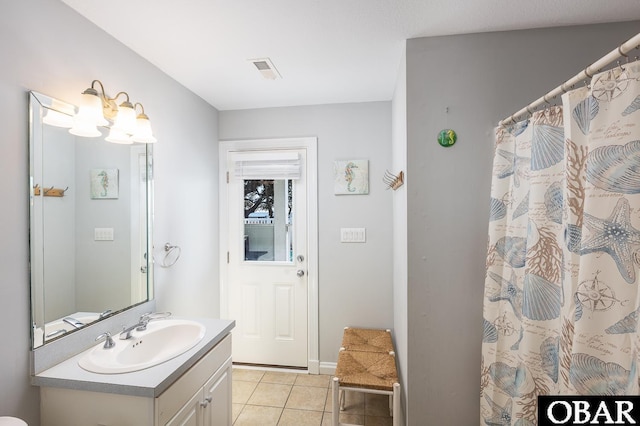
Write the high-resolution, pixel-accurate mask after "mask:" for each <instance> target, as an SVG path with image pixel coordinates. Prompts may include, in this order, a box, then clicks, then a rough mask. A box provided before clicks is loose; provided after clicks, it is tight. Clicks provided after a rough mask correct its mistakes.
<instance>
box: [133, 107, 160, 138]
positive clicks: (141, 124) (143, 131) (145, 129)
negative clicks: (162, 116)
mask: <svg viewBox="0 0 640 426" xmlns="http://www.w3.org/2000/svg"><path fill="white" fill-rule="evenodd" d="M131 139H133V141H134V142H141V143H156V142H157V141H158V140H157V139H156V138H154V137H153V132H152V131H151V122H150V121H149V117H147V116H146V114H144V113H143V114H139V115H138V118H137V119H136V132H135V133H134V134H133V136H132V137H131Z"/></svg>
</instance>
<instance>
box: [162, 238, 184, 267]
mask: <svg viewBox="0 0 640 426" xmlns="http://www.w3.org/2000/svg"><path fill="white" fill-rule="evenodd" d="M176 250H177V254H176V257H175V259H173V260H172V261H171V262H167V259H168V258H169V256H170V255H171V253H173V252H174V251H176ZM181 254H182V249H181V248H180V246H172V245H171V244H170V243H165V245H164V257H163V258H162V262H160V266H161V267H162V268H170V267H172V266H173V265H175V264H176V262H177V261H178V259H180V255H181Z"/></svg>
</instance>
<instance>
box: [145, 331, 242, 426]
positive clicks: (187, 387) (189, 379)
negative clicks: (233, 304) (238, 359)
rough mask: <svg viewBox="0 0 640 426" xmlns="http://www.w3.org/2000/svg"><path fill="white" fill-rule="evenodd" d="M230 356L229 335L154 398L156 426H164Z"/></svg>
mask: <svg viewBox="0 0 640 426" xmlns="http://www.w3.org/2000/svg"><path fill="white" fill-rule="evenodd" d="M230 356H231V334H228V335H227V336H226V337H225V338H224V339H222V341H220V343H218V344H217V345H216V346H214V348H213V349H211V350H210V351H209V352H208V353H207V354H206V355H204V356H203V357H202V359H200V361H198V362H197V363H196V364H195V365H194V366H193V367H191V368H190V369H189V370H187V372H186V373H184V374H183V375H182V376H181V377H180V378H179V379H178V380H176V381H175V382H174V383H173V384H172V385H171V386H170V387H169V388H168V389H167V390H166V391H164V392H163V393H162V394H161V395H160V396H158V397H157V398H156V404H155V407H156V424H158V425H164V424H166V423H167V422H168V421H169V420H170V419H171V418H172V417H173V416H174V415H175V414H176V413H177V412H178V411H179V410H180V409H181V408H182V407H183V406H184V405H185V404H186V403H187V402H188V401H189V399H190V398H191V397H193V395H194V394H195V393H196V392H197V391H198V389H200V388H202V387H203V386H204V385H205V383H206V382H207V380H209V378H211V376H213V375H214V374H215V372H216V371H217V370H218V369H219V368H220V367H221V366H222V365H223V364H224V363H225V361H226V360H227V359H228V358H229V357H230Z"/></svg>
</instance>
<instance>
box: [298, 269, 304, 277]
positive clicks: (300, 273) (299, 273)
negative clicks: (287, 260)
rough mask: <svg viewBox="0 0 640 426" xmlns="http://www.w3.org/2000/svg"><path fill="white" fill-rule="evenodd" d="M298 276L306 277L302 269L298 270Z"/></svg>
mask: <svg viewBox="0 0 640 426" xmlns="http://www.w3.org/2000/svg"><path fill="white" fill-rule="evenodd" d="M296 275H297V276H299V277H303V276H304V271H303V270H302V269H298V272H296Z"/></svg>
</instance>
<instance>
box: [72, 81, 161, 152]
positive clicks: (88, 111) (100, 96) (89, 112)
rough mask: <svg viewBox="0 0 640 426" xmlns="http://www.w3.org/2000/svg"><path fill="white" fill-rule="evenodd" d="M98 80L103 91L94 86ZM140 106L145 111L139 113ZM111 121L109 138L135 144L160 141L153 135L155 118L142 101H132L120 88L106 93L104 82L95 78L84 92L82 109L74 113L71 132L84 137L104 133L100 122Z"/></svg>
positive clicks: (122, 142)
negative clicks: (149, 115)
mask: <svg viewBox="0 0 640 426" xmlns="http://www.w3.org/2000/svg"><path fill="white" fill-rule="evenodd" d="M96 83H97V84H98V85H99V86H100V91H98V90H96V88H95V87H94V86H95V85H96ZM121 95H124V96H125V100H124V101H123V102H122V103H121V104H120V105H117V104H116V100H117V99H118V98H119V97H120V96H121ZM138 106H139V107H140V109H141V111H142V112H140V113H139V114H136V112H137V110H136V108H137V107H138ZM111 122H113V124H111ZM110 124H111V126H110V129H109V135H108V136H107V137H106V138H105V140H107V141H108V142H113V143H119V144H132V143H134V142H141V143H155V142H156V141H157V139H156V138H155V137H153V133H152V132H151V122H150V121H149V117H148V116H147V115H146V114H145V113H144V107H143V106H142V104H141V103H136V104H135V105H134V104H132V103H131V101H130V100H129V94H128V93H127V92H118V93H117V94H116V95H115V96H114V97H112V98H110V97H108V96H107V95H106V94H105V90H104V86H103V85H102V82H101V81H100V80H93V81H92V82H91V87H89V88H88V89H86V90H85V91H84V92H82V99H81V101H80V106H79V108H78V113H77V114H76V115H75V116H74V117H73V127H72V128H71V129H69V133H71V134H73V135H76V136H84V137H97V136H102V133H100V131H99V130H98V126H109V125H110Z"/></svg>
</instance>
